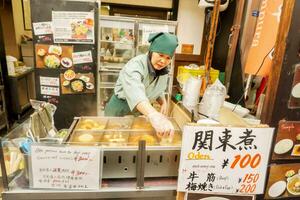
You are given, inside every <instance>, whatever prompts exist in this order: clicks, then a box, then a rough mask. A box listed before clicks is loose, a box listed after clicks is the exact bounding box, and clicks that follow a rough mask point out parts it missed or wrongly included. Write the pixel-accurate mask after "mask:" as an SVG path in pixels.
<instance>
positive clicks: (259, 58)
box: [245, 0, 283, 76]
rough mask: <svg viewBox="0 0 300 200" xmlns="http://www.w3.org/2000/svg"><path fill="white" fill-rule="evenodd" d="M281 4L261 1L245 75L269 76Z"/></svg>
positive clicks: (272, 1)
mask: <svg viewBox="0 0 300 200" xmlns="http://www.w3.org/2000/svg"><path fill="white" fill-rule="evenodd" d="M282 2H283V0H262V2H261V6H260V10H259V16H258V19H257V23H256V29H255V33H254V36H253V40H252V44H251V47H250V50H249V54H248V57H247V61H246V66H245V73H247V74H256V73H257V72H258V73H257V74H256V75H259V76H267V75H269V73H270V70H271V66H272V59H273V52H274V46H275V41H276V36H277V32H278V27H279V22H280V16H281V9H282ZM270 30H272V31H270ZM265 57H266V58H265ZM264 58H265V59H264Z"/></svg>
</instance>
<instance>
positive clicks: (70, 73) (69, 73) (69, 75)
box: [64, 69, 76, 81]
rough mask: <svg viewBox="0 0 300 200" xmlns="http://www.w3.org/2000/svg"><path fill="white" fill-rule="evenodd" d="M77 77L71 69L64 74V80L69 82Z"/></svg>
mask: <svg viewBox="0 0 300 200" xmlns="http://www.w3.org/2000/svg"><path fill="white" fill-rule="evenodd" d="M75 77H76V73H75V72H74V71H73V70H71V69H68V70H67V71H65V73H64V78H65V79H66V80H68V81H70V80H72V79H74V78H75Z"/></svg>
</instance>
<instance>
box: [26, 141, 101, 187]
mask: <svg viewBox="0 0 300 200" xmlns="http://www.w3.org/2000/svg"><path fill="white" fill-rule="evenodd" d="M31 168H32V179H30V180H31V181H32V182H31V183H30V184H31V186H32V187H33V188H49V189H78V190H86V189H99V187H100V185H99V178H100V173H99V171H100V149H99V148H92V147H80V146H74V147H67V146H41V145H32V146H31Z"/></svg>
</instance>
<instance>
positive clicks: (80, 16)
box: [52, 11, 95, 44]
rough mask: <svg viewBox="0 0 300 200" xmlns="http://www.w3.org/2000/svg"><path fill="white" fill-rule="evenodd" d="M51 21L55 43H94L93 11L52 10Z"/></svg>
mask: <svg viewBox="0 0 300 200" xmlns="http://www.w3.org/2000/svg"><path fill="white" fill-rule="evenodd" d="M52 23H53V34H54V35H53V36H54V42H56V43H80V44H83V43H85V44H94V43H95V35H94V34H95V33H94V32H95V31H94V23H95V19H94V11H90V12H70V11H52Z"/></svg>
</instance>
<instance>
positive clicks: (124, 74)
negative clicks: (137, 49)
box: [114, 54, 168, 111]
mask: <svg viewBox="0 0 300 200" xmlns="http://www.w3.org/2000/svg"><path fill="white" fill-rule="evenodd" d="M148 60H149V59H148V55H147V54H143V55H139V56H136V57H134V58H133V59H131V60H130V61H129V62H128V63H127V64H126V65H125V66H124V68H123V69H122V70H121V71H120V74H119V78H118V80H117V82H116V86H115V90H114V92H115V95H116V96H117V97H118V98H119V99H124V100H126V101H127V103H128V105H129V108H130V110H131V111H133V109H134V108H135V107H136V106H137V104H139V103H140V102H142V101H150V102H151V101H154V100H156V99H157V98H158V97H161V96H163V93H164V92H165V90H166V88H167V84H168V74H164V75H159V76H156V75H155V73H153V72H152V73H151V69H150V68H149V67H148V62H149V61H148Z"/></svg>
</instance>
